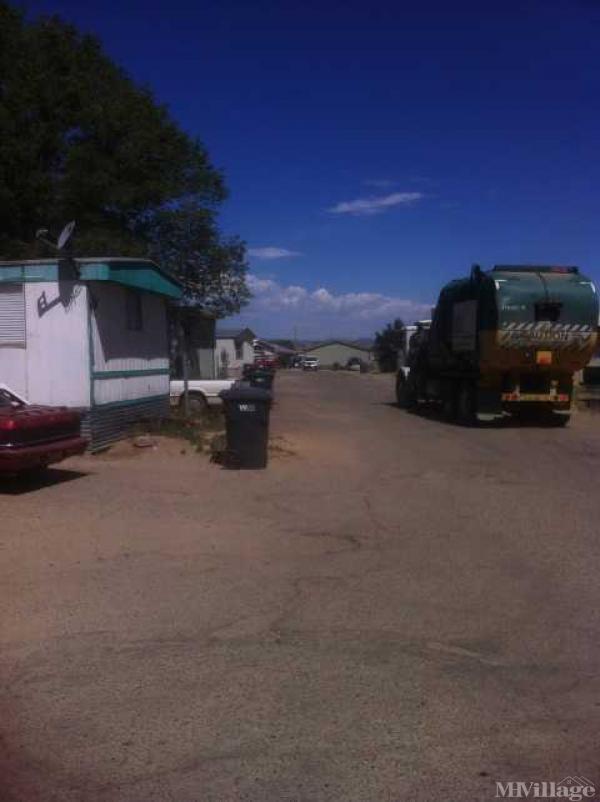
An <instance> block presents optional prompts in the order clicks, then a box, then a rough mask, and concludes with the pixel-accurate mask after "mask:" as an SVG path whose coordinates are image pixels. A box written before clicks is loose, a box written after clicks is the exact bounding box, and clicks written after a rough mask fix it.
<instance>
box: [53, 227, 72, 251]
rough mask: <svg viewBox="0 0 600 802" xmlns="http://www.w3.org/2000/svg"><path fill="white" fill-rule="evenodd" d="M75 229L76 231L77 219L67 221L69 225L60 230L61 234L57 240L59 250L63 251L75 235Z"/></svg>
mask: <svg viewBox="0 0 600 802" xmlns="http://www.w3.org/2000/svg"><path fill="white" fill-rule="evenodd" d="M73 231H75V220H71V222H70V223H67V225H66V226H65V227H64V228H63V230H62V231H61V232H60V236H59V237H58V240H57V241H56V247H57V249H58V250H59V251H62V249H63V248H64V247H65V245H66V244H67V242H68V241H69V240H70V239H71V237H72V236H73Z"/></svg>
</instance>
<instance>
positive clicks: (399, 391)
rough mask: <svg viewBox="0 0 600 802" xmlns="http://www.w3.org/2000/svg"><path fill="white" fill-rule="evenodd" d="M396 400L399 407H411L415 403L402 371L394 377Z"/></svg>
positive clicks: (415, 400)
mask: <svg viewBox="0 0 600 802" xmlns="http://www.w3.org/2000/svg"><path fill="white" fill-rule="evenodd" d="M396 401H397V402H398V406H399V407H400V409H413V407H414V406H415V405H416V403H417V399H416V398H415V396H414V393H413V391H412V388H411V386H410V384H409V383H408V381H407V380H406V378H405V377H404V374H402V373H399V374H398V376H397V378H396Z"/></svg>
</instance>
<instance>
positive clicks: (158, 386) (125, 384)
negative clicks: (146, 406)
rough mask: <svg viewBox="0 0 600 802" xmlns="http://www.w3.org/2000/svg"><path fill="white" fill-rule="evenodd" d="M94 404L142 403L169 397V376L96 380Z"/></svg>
mask: <svg viewBox="0 0 600 802" xmlns="http://www.w3.org/2000/svg"><path fill="white" fill-rule="evenodd" d="M93 382H94V402H95V403H96V404H111V403H114V402H116V401H138V400H139V401H141V400H142V399H144V398H153V397H154V396H156V395H161V394H164V395H165V396H167V395H169V376H168V375H166V374H162V375H156V376H129V377H128V378H115V379H94V380H93Z"/></svg>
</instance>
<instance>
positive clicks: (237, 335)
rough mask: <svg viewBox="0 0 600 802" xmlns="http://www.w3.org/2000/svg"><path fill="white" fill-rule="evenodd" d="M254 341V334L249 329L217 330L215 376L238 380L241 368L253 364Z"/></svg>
mask: <svg viewBox="0 0 600 802" xmlns="http://www.w3.org/2000/svg"><path fill="white" fill-rule="evenodd" d="M255 339H256V334H254V332H253V331H251V330H250V329H217V334H216V351H215V360H216V371H217V376H219V377H221V378H232V379H239V378H240V376H241V375H242V368H243V366H244V365H246V364H248V363H252V362H254V340H255Z"/></svg>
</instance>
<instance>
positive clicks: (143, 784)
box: [0, 371, 600, 802]
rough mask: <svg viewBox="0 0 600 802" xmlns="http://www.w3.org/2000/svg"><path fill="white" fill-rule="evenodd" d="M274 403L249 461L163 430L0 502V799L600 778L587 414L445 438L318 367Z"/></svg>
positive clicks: (475, 796) (396, 800)
mask: <svg viewBox="0 0 600 802" xmlns="http://www.w3.org/2000/svg"><path fill="white" fill-rule="evenodd" d="M276 395H277V405H276V408H275V410H274V412H273V419H272V423H273V427H272V428H273V434H274V437H275V438H276V443H277V447H276V448H275V449H274V451H273V456H272V459H271V462H270V465H269V468H268V469H267V470H266V471H256V472H239V473H238V472H235V471H225V470H222V469H221V468H220V467H218V466H216V465H212V464H210V463H209V462H208V459H207V458H206V457H205V456H202V455H196V454H193V453H191V451H190V450H189V447H186V446H185V444H184V445H181V443H179V442H177V441H167V440H159V442H158V447H157V449H156V450H148V449H144V450H141V451H139V452H134V451H133V450H130V451H129V452H128V451H127V450H126V449H121V450H119V449H116V450H115V451H114V452H109V453H108V454H105V455H103V456H101V457H90V456H85V457H82V458H77V459H73V460H70V461H69V462H67V463H64V465H63V466H59V467H57V468H56V469H54V470H52V471H51V472H50V473H49V478H48V480H47V481H45V482H39V483H35V482H33V483H31V482H29V483H27V482H17V483H14V482H12V483H6V482H5V483H4V484H3V485H2V488H0V505H1V509H2V528H1V532H0V554H1V558H2V559H1V561H0V587H1V588H2V591H1V593H2V596H1V598H2V612H1V617H0V637H1V647H2V648H1V653H0V682H1V689H2V690H1V693H2V708H1V715H0V800H2V802H51V801H52V800H56V802H63V800H64V802H75V801H77V802H80V801H81V802H121V801H123V802H163V800H165V801H168V802H238V800H240V801H241V800H245V801H247V802H334V801H335V802H409V801H411V802H421V801H422V802H438V800H453V802H462V800H464V802H467V801H468V802H473V800H487V799H493V798H494V797H495V782H496V780H502V781H507V780H530V781H537V780H539V781H542V780H548V781H550V780H555V781H559V780H561V779H562V778H563V777H564V776H566V775H582V776H584V777H587V778H588V779H590V780H591V781H592V782H595V783H596V786H597V787H599V788H600V758H599V755H600V750H599V746H600V744H599V740H600V701H599V700H600V693H599V692H600V672H599V665H600V638H599V637H598V635H599V634H600V627H599V624H600V621H599V618H600V604H599V600H600V598H599V597H600V590H599V585H598V581H597V565H598V560H599V557H600V545H599V542H598V541H599V538H598V520H599V519H600V498H599V495H598V492H597V477H598V470H599V468H600V426H599V425H598V423H597V421H598V420H600V419H598V418H596V417H595V415H593V414H590V413H581V414H578V415H576V416H575V417H574V421H573V424H572V426H571V427H570V428H568V429H566V430H558V429H543V428H534V427H532V428H527V427H517V426H514V427H512V426H508V427H502V428H484V429H462V428H460V427H457V426H453V425H449V424H446V423H444V422H443V421H441V420H439V419H437V418H436V417H435V415H430V414H425V415H422V416H418V415H412V414H408V413H405V412H403V411H401V410H399V409H397V408H396V407H395V406H394V405H393V404H392V403H391V401H392V398H393V378H392V377H389V376H388V377H386V376H362V375H357V374H347V373H328V372H325V371H323V372H320V373H315V374H312V373H309V374H302V373H292V372H287V373H282V374H280V375H279V376H278V377H277V380H276ZM182 451H186V453H181V452H182Z"/></svg>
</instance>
